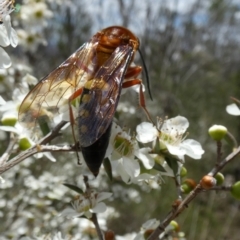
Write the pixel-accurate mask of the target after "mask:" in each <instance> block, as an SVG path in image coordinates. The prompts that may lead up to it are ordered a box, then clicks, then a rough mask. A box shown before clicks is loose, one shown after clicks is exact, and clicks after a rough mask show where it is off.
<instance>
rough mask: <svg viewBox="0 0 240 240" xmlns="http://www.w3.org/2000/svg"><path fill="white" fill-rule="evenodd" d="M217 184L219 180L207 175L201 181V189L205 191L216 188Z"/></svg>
mask: <svg viewBox="0 0 240 240" xmlns="http://www.w3.org/2000/svg"><path fill="white" fill-rule="evenodd" d="M216 183H217V180H216V179H215V178H214V177H212V176H209V175H205V176H204V177H203V178H202V179H201V181H200V184H201V187H202V188H204V189H211V188H212V187H214V186H216Z"/></svg>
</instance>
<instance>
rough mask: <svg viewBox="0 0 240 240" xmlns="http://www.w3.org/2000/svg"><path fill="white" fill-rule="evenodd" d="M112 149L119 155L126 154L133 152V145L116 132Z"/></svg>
mask: <svg viewBox="0 0 240 240" xmlns="http://www.w3.org/2000/svg"><path fill="white" fill-rule="evenodd" d="M114 149H115V151H117V152H118V153H119V154H120V155H122V156H128V155H131V154H132V152H133V145H132V143H131V141H129V140H128V139H126V138H124V137H122V136H121V135H119V134H118V135H117V136H116V137H115V139H114Z"/></svg>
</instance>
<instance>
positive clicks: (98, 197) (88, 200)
mask: <svg viewBox="0 0 240 240" xmlns="http://www.w3.org/2000/svg"><path fill="white" fill-rule="evenodd" d="M111 196H112V193H109V192H102V193H97V192H96V191H93V190H91V192H86V193H85V194H82V195H79V196H78V198H77V199H76V200H74V201H73V202H72V207H73V208H67V209H65V210H64V211H63V212H62V213H61V214H60V215H61V216H64V217H67V218H76V217H81V216H83V215H84V216H85V217H87V218H91V217H92V213H103V212H105V211H106V209H107V207H106V205H105V203H103V202H102V201H103V200H105V199H107V198H110V197H111Z"/></svg>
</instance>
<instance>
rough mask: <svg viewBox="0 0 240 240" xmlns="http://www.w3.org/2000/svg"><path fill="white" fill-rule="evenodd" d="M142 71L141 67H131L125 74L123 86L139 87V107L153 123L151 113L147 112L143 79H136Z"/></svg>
mask: <svg viewBox="0 0 240 240" xmlns="http://www.w3.org/2000/svg"><path fill="white" fill-rule="evenodd" d="M141 71H142V68H141V67H140V66H134V67H129V68H128V70H127V72H126V74H125V81H124V82H123V84H122V87H123V88H129V87H132V86H137V85H139V93H138V96H139V105H140V106H141V107H142V109H143V110H144V111H145V113H146V115H147V118H148V120H149V121H150V122H152V123H153V120H152V118H151V116H150V113H149V112H148V110H147V107H146V101H145V97H144V93H143V83H142V80H141V79H138V78H136V77H137V76H138V75H139V74H140V73H141ZM128 79H129V80H128Z"/></svg>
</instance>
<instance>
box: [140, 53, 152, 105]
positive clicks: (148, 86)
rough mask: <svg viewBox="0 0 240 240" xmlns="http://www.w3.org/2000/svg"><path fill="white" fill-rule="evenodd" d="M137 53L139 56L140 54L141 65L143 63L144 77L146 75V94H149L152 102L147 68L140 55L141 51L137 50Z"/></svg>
mask: <svg viewBox="0 0 240 240" xmlns="http://www.w3.org/2000/svg"><path fill="white" fill-rule="evenodd" d="M138 52H139V54H140V58H141V60H142V63H143V69H144V72H145V75H146V81H147V89H148V94H149V96H150V98H151V100H152V101H153V98H152V93H151V89H150V81H149V75H148V70H147V66H146V63H145V61H144V59H143V54H142V52H141V50H140V49H138Z"/></svg>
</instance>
